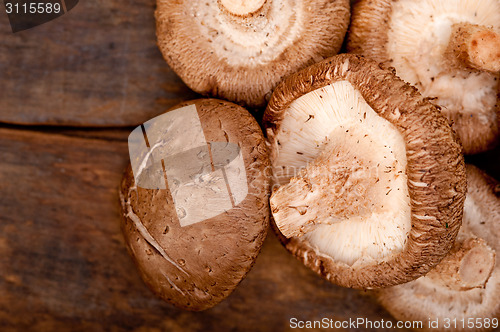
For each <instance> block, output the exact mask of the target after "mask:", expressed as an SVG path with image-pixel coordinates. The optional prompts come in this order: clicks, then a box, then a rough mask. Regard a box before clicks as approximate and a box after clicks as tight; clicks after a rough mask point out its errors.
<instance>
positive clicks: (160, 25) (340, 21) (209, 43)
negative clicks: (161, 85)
mask: <svg viewBox="0 0 500 332" xmlns="http://www.w3.org/2000/svg"><path fill="white" fill-rule="evenodd" d="M349 17H350V6H349V0H307V1H296V0H246V1H242V0H217V1H216V0H210V1H200V0H194V1H174V0H158V1H157V10H156V22H157V36H158V46H159V47H160V50H161V52H162V53H163V56H164V58H165V59H166V60H167V62H168V64H169V66H170V67H171V68H172V69H173V70H174V71H175V72H176V73H177V74H178V75H179V76H180V78H181V79H182V80H183V81H184V82H185V83H186V84H187V85H188V86H189V87H190V88H191V89H193V90H194V91H196V92H198V93H201V94H203V95H211V96H218V97H222V98H224V99H227V100H231V101H234V102H237V103H239V104H244V105H247V106H250V107H261V106H265V104H266V99H268V98H269V96H270V95H271V92H272V90H273V89H274V87H275V86H276V85H277V84H278V83H279V82H280V81H281V80H282V79H283V78H284V77H285V76H287V75H289V74H291V73H294V72H296V71H297V70H299V69H302V68H304V67H306V66H308V65H310V64H312V63H315V62H318V61H321V60H323V59H325V58H327V57H330V56H332V55H334V54H336V53H337V52H338V51H339V50H340V47H341V45H342V41H343V39H344V35H345V33H346V31H347V26H348V24H349Z"/></svg>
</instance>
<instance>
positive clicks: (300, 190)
mask: <svg viewBox="0 0 500 332" xmlns="http://www.w3.org/2000/svg"><path fill="white" fill-rule="evenodd" d="M264 122H265V126H266V128H267V136H268V141H269V145H270V149H271V161H272V167H273V174H274V187H275V188H274V192H273V194H272V197H271V199H270V203H271V211H272V215H273V218H274V222H275V228H276V229H277V230H278V232H279V236H280V238H281V240H282V242H283V243H284V245H285V246H286V248H287V249H288V250H289V251H290V252H292V253H293V254H294V255H295V256H297V257H298V258H299V259H300V260H301V261H302V262H303V263H304V264H305V265H307V266H308V267H310V268H311V269H313V270H314V271H316V272H317V273H319V274H320V275H322V276H323V277H325V278H326V279H328V280H330V281H332V282H333V283H336V284H339V285H341V286H345V287H353V288H361V289H368V288H379V287H386V286H390V285H397V284H401V283H404V282H408V281H410V280H414V279H416V278H418V277H420V276H422V275H423V274H425V273H427V272H428V271H429V270H430V269H431V268H432V267H434V266H435V265H436V264H438V263H439V261H440V260H441V259H442V258H443V257H444V256H445V255H446V254H447V253H448V251H449V250H450V249H451V247H452V245H453V241H454V239H455V237H456V236H457V233H458V229H459V227H460V222H461V219H462V211H463V203H464V198H465V191H466V181H465V168H464V161H463V156H462V155H461V146H460V144H459V143H458V141H457V139H456V137H455V135H454V132H453V131H452V129H451V127H450V125H449V124H448V122H447V120H446V119H445V117H444V116H443V115H442V114H441V113H440V112H439V110H438V109H437V108H436V107H435V106H434V105H433V104H431V103H430V102H429V101H428V100H426V99H425V98H423V97H422V96H421V95H420V94H419V93H418V91H417V90H416V89H415V88H413V87H411V86H409V85H408V84H406V83H405V82H403V81H402V80H400V79H399V78H397V77H396V76H395V75H394V74H393V73H392V72H390V71H387V70H385V69H382V68H381V67H379V65H377V64H376V63H375V62H373V61H370V60H367V59H365V58H363V57H360V56H356V55H350V54H342V55H338V56H335V57H333V58H330V59H327V60H325V61H322V62H320V63H318V64H315V65H312V66H311V67H309V68H307V69H305V70H303V71H301V72H299V73H296V74H293V75H291V76H289V77H288V78H287V79H286V80H284V81H283V82H282V83H281V84H280V85H279V86H278V87H277V88H276V90H275V91H274V93H273V96H272V98H271V100H270V102H269V105H268V107H267V109H266V112H265V114H264Z"/></svg>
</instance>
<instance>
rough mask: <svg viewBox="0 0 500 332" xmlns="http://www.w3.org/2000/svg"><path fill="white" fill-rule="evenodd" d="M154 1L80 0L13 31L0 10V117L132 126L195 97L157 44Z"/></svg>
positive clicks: (21, 121)
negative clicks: (61, 11) (62, 12)
mask: <svg viewBox="0 0 500 332" xmlns="http://www.w3.org/2000/svg"><path fill="white" fill-rule="evenodd" d="M154 7H155V0H145V1H125V2H124V1H112V0H109V1H101V0H88V1H80V2H79V4H78V5H77V6H76V7H75V8H74V9H73V10H71V11H70V12H68V13H67V14H65V15H63V16H62V17H60V18H58V19H56V20H54V21H51V22H48V23H46V24H44V25H41V26H38V27H35V28H33V29H29V30H26V31H22V32H18V33H16V34H13V33H12V32H11V30H10V25H9V22H8V19H7V16H6V15H5V14H4V13H0V14H1V15H0V86H1V89H0V122H6V123H18V124H57V125H74V126H125V125H130V126H131V125H136V124H139V123H142V122H144V121H146V120H149V119H150V118H152V117H154V116H156V115H158V114H161V113H163V112H164V111H165V110H166V109H167V108H168V107H170V106H173V105H174V104H176V103H178V102H180V101H182V100H185V99H191V98H194V97H195V96H196V95H195V94H194V93H193V92H191V91H190V90H189V89H188V88H187V87H186V86H185V85H184V84H183V83H182V81H181V80H180V79H179V78H178V77H177V76H176V75H175V74H174V73H173V72H172V71H171V70H170V69H169V67H168V66H167V64H166V62H165V61H164V60H163V58H162V56H161V54H160V51H159V50H158V47H157V46H156V36H155V21H154V16H153V15H154V14H153V13H154ZM2 8H3V6H2Z"/></svg>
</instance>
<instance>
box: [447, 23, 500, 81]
mask: <svg viewBox="0 0 500 332" xmlns="http://www.w3.org/2000/svg"><path fill="white" fill-rule="evenodd" d="M445 57H447V58H448V59H449V60H450V61H451V62H452V64H453V65H455V66H459V67H466V68H474V69H478V70H482V71H489V72H498V71H500V35H499V34H498V33H496V32H495V31H494V30H493V29H490V28H487V27H485V26H481V25H476V24H470V23H459V24H454V25H453V27H452V33H451V37H450V41H449V43H448V47H447V49H446V52H445Z"/></svg>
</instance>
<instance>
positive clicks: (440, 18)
mask: <svg viewBox="0 0 500 332" xmlns="http://www.w3.org/2000/svg"><path fill="white" fill-rule="evenodd" d="M428 10H433V11H435V12H427V11H428ZM405 17H407V20H406V21H405V19H404V18H405ZM403 21H404V22H405V23H403ZM499 22H500V4H498V2H496V3H495V1H494V0H491V1H490V0H486V1H470V2H466V3H464V4H461V5H460V6H458V5H456V3H455V2H454V1H423V2H421V1H413V0H404V1H393V0H360V1H358V2H356V4H355V5H354V6H353V10H352V20H351V26H350V28H349V34H348V36H347V38H348V43H347V49H348V51H349V52H351V53H356V54H361V55H364V56H366V57H369V58H371V59H373V60H375V61H377V62H380V63H383V65H384V67H394V68H395V69H396V71H397V75H398V76H400V77H401V78H402V79H403V80H405V81H407V82H409V83H411V84H414V85H415V86H416V87H417V88H418V89H419V91H420V92H421V93H422V94H423V95H424V96H425V97H429V98H434V101H433V102H434V103H435V104H436V105H439V106H441V107H442V112H443V113H444V114H445V115H446V117H447V118H448V119H449V120H450V122H451V123H452V127H453V129H454V130H455V131H456V132H457V134H458V136H459V137H460V140H461V142H462V144H463V146H464V152H465V153H466V154H474V153H479V152H482V151H486V150H489V149H492V148H493V147H494V146H495V145H496V144H497V143H498V139H499V137H500V102H499V100H498V93H499V92H500V74H499V73H498V70H495V69H496V68H497V67H498V61H499V59H500V58H499V53H498V50H495V48H496V47H497V46H496V45H498V38H499V36H500V35H499V33H500V25H499ZM478 24H481V26H482V28H481V29H483V31H482V32H481V33H479V34H476V37H478V36H483V35H485V34H487V35H488V36H490V37H491V35H494V37H493V38H487V40H486V39H484V38H483V39H481V38H479V39H478V38H473V39H471V41H470V43H473V40H476V42H477V44H475V47H472V48H470V52H468V53H470V57H469V54H468V53H467V55H466V56H464V55H463V53H464V52H461V51H460V49H458V50H457V49H454V50H453V52H450V48H453V47H454V48H457V47H458V46H460V44H461V43H460V42H458V40H455V39H457V38H454V37H453V32H452V29H453V27H462V28H463V30H464V32H465V33H461V35H469V32H467V31H465V30H469V29H468V28H466V27H467V26H473V25H476V26H477V25H478ZM402 29H404V31H403V30H402ZM481 29H479V30H477V29H476V30H474V31H481ZM396 31H401V32H400V33H399V34H398V33H396ZM450 34H451V37H450ZM424 37H425V38H424ZM447 37H449V39H446V38H447ZM426 38H427V39H426ZM458 39H460V38H458ZM462 39H463V38H462ZM402 40H404V42H403V41H402ZM467 40H468V39H467ZM447 43H448V44H449V45H448V47H446V46H447V45H446V44H447ZM477 47H482V49H481V50H479V49H478V48H477ZM465 48H467V49H469V47H463V48H462V50H463V49H465ZM398 52H399V53H400V54H399V55H397V54H396V53H398ZM452 53H454V54H456V57H457V59H454V60H452V59H451V56H450V54H452ZM484 61H488V63H484ZM459 62H460V63H462V65H459V66H457V63H459ZM474 62H475V63H476V64H474ZM495 71H496V72H495Z"/></svg>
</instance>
